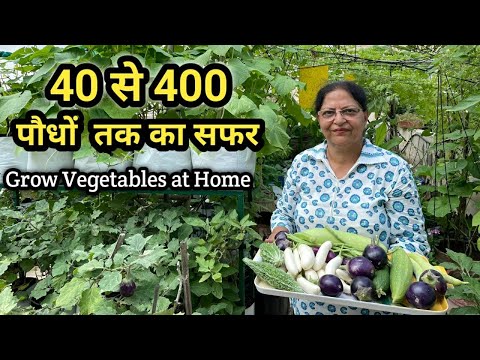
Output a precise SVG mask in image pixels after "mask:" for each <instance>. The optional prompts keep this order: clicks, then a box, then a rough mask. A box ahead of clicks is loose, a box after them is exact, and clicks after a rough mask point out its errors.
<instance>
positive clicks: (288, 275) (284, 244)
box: [243, 228, 465, 310]
mask: <svg viewBox="0 0 480 360" xmlns="http://www.w3.org/2000/svg"><path fill="white" fill-rule="evenodd" d="M260 255H261V258H262V261H261V262H256V261H253V260H251V259H248V258H245V259H243V260H244V262H245V263H246V265H248V266H249V267H250V268H251V269H252V270H253V271H254V272H255V274H256V275H257V276H258V277H259V279H260V280H261V282H262V283H261V285H262V286H264V287H267V288H274V289H279V290H285V291H293V292H299V293H307V294H311V295H323V296H330V297H338V296H340V295H342V294H347V295H351V296H353V297H354V298H355V299H357V300H360V301H380V302H382V303H392V304H394V305H400V306H409V307H414V308H418V309H423V310H442V309H444V302H445V293H446V290H447V287H449V286H455V285H460V284H464V283H465V282H463V281H461V280H459V279H456V278H454V277H452V276H450V275H448V274H447V273H446V272H445V270H444V269H443V268H441V267H436V266H433V265H431V264H430V263H429V262H428V259H427V258H425V257H424V256H422V255H420V254H418V253H411V252H408V251H406V250H404V249H403V248H401V247H396V248H394V249H392V250H390V251H389V250H387V249H386V248H385V246H384V245H382V244H381V243H380V242H379V241H378V239H373V240H372V239H370V238H367V237H365V236H362V235H358V234H352V233H347V232H342V231H338V230H332V229H329V228H323V229H310V230H306V231H303V232H300V233H296V234H286V233H284V232H280V233H278V234H277V236H276V238H275V242H274V243H266V242H265V243H262V244H261V245H260ZM293 297H294V296H293ZM386 298H388V299H387V301H385V299H386Z"/></svg>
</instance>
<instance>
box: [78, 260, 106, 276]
mask: <svg viewBox="0 0 480 360" xmlns="http://www.w3.org/2000/svg"><path fill="white" fill-rule="evenodd" d="M103 265H104V264H103V261H102V262H101V261H98V260H97V259H93V260H92V261H89V262H87V263H85V264H83V265H82V266H80V267H78V268H77V274H78V275H79V276H82V275H83V274H85V273H87V272H89V271H92V270H95V269H101V268H103Z"/></svg>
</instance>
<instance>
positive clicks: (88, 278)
mask: <svg viewBox="0 0 480 360" xmlns="http://www.w3.org/2000/svg"><path fill="white" fill-rule="evenodd" d="M65 194H66V195H65ZM43 195H44V196H43V197H44V198H43V199H40V200H37V201H34V202H33V203H31V204H29V205H26V206H25V207H24V208H20V209H18V210H12V209H11V208H10V207H4V208H1V209H0V221H1V222H2V224H3V227H2V229H0V254H1V258H0V259H1V260H0V291H5V293H2V294H3V295H1V296H0V311H2V310H1V309H2V306H3V311H4V312H10V313H32V314H58V313H66V314H149V313H151V311H152V308H153V304H154V302H155V304H156V312H155V313H156V314H171V313H174V312H182V309H180V308H176V304H177V302H178V301H179V300H180V302H181V298H180V299H179V298H178V293H179V290H178V288H179V285H180V274H179V271H178V267H177V264H178V262H179V260H180V243H181V241H186V242H187V246H188V252H189V268H190V269H189V272H190V287H191V292H192V304H193V311H194V312H196V313H205V314H239V313H241V312H242V311H243V307H242V306H240V304H239V299H240V296H239V277H238V264H239V259H238V257H239V249H240V246H241V245H245V247H246V250H247V251H248V249H249V248H250V246H251V243H252V242H253V241H254V240H255V239H257V240H258V238H259V235H258V234H257V233H256V232H255V230H253V225H255V223H253V222H252V221H250V220H249V216H248V215H247V216H245V217H244V218H243V219H238V216H237V213H236V211H235V210H233V211H229V212H226V211H225V210H223V209H218V208H217V209H216V210H215V215H214V216H213V217H212V218H203V217H202V216H201V215H200V213H195V212H194V213H192V212H191V210H190V208H189V206H188V203H187V204H186V205H183V206H178V205H175V206H174V205H173V204H172V203H171V202H169V201H161V200H160V199H159V196H156V195H149V196H148V197H145V196H142V195H135V194H128V193H122V194H117V195H115V196H112V194H108V193H101V194H100V195H99V196H97V197H89V196H85V197H80V196H79V194H78V193H76V194H74V192H68V193H63V196H62V194H55V193H52V192H44V194H43ZM159 200H160V201H159ZM120 210H121V211H120ZM34 267H38V269H39V273H40V274H41V275H39V276H37V277H36V278H35V277H33V278H32V277H27V273H29V271H30V270H31V269H32V268H34ZM124 283H128V286H126V285H124ZM133 283H134V284H135V286H133ZM122 286H126V288H125V289H122V288H121V287H122ZM127 287H128V289H127ZM127 290H128V291H127ZM2 299H3V300H2ZM2 301H4V303H3V304H2ZM14 302H15V303H16V304H17V305H16V306H15V307H13V308H12V304H13V303H14ZM7 310H8V311H7Z"/></svg>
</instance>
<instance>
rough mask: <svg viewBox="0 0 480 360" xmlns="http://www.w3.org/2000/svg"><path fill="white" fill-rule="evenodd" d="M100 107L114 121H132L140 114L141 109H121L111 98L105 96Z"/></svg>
mask: <svg viewBox="0 0 480 360" xmlns="http://www.w3.org/2000/svg"><path fill="white" fill-rule="evenodd" d="M98 107H99V108H101V109H103V110H104V111H105V112H106V113H107V114H108V116H110V118H112V119H131V118H132V117H133V116H134V115H135V114H136V113H138V112H139V108H135V107H127V108H125V109H124V108H121V107H120V106H119V105H117V104H116V103H115V102H114V101H113V100H112V99H111V98H110V97H109V96H104V97H103V99H102V100H101V101H100V103H99V104H98Z"/></svg>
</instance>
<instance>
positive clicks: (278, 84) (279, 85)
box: [272, 74, 299, 96]
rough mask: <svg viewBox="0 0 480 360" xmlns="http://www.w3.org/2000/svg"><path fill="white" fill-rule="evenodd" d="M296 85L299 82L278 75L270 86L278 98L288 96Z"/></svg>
mask: <svg viewBox="0 0 480 360" xmlns="http://www.w3.org/2000/svg"><path fill="white" fill-rule="evenodd" d="M298 84H299V82H298V81H296V80H294V79H292V78H291V77H289V76H285V75H280V74H276V75H275V78H274V79H273V80H272V85H273V87H274V88H275V89H276V90H277V93H278V94H279V95H280V96H285V95H287V94H290V92H291V91H292V90H293V89H295V87H296V86H297V85H298Z"/></svg>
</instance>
